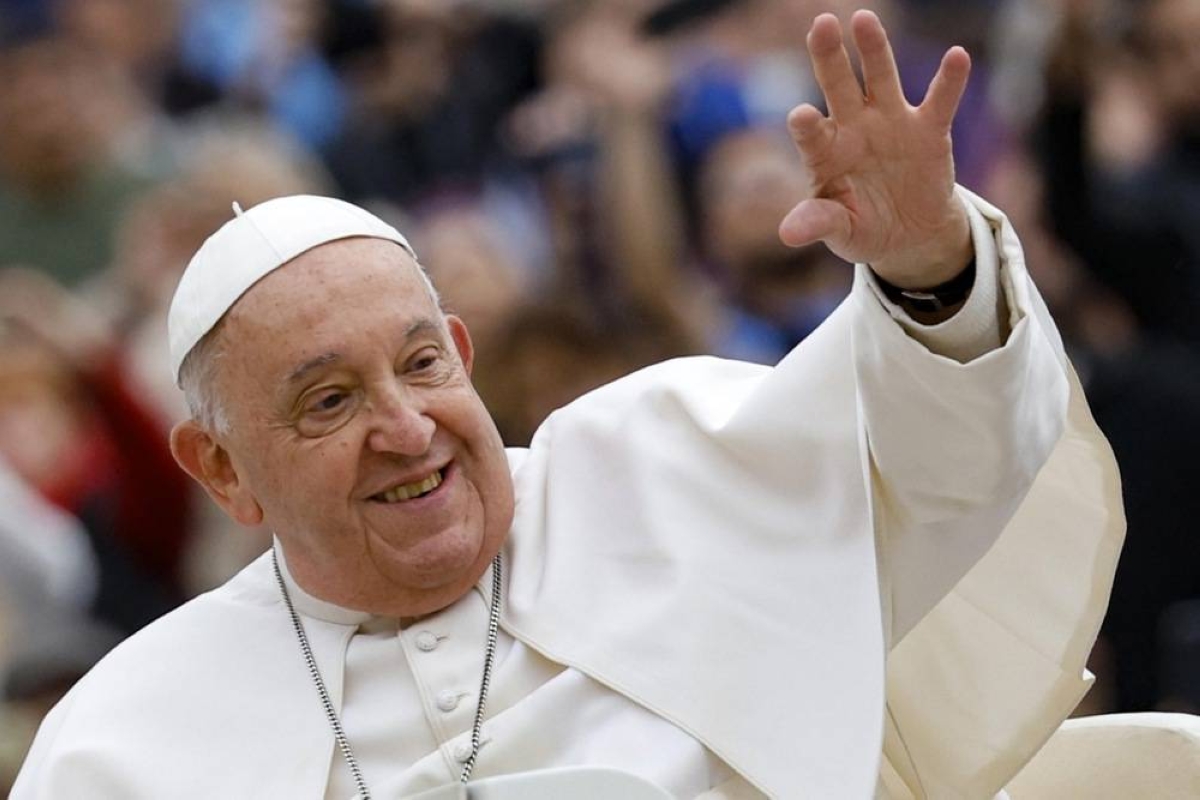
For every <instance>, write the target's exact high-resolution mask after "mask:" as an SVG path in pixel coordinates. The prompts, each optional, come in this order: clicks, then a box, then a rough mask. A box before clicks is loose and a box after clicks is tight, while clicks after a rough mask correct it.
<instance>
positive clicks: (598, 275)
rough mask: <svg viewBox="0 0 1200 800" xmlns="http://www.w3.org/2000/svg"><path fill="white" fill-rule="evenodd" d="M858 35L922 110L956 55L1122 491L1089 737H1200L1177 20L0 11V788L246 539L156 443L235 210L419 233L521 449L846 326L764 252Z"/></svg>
mask: <svg viewBox="0 0 1200 800" xmlns="http://www.w3.org/2000/svg"><path fill="white" fill-rule="evenodd" d="M863 6H865V7H870V8H874V9H875V10H877V11H878V12H879V14H880V15H881V16H882V17H883V19H884V22H885V24H886V25H887V26H888V29H889V31H890V32H891V34H892V37H893V40H894V41H893V43H894V46H895V50H896V53H897V57H898V60H899V61H900V65H901V70H902V73H903V76H904V78H905V81H906V84H907V86H908V87H909V88H908V91H909V94H910V101H912V102H914V103H915V102H919V100H920V97H921V92H922V91H923V87H924V85H925V84H926V82H927V81H928V79H929V78H930V77H931V76H932V74H933V72H934V70H935V69H936V66H937V63H938V60H939V58H940V55H941V53H942V52H943V51H944V50H945V48H946V47H948V46H949V45H951V44H962V45H965V46H966V47H967V48H968V49H969V50H970V51H971V53H972V56H973V58H974V72H973V76H972V80H971V84H970V86H969V88H968V90H967V94H966V97H965V98H964V100H963V104H962V108H961V110H960V112H959V115H958V120H957V122H956V127H955V130H954V139H955V152H956V155H957V163H958V169H959V181H960V182H961V183H963V184H964V185H966V186H967V187H969V188H971V189H974V190H976V191H978V192H980V193H982V194H984V195H985V196H987V197H988V198H989V199H991V200H992V201H993V202H995V203H997V204H998V205H1000V206H1001V207H1002V208H1004V209H1005V210H1006V211H1007V212H1008V214H1009V215H1010V216H1011V217H1012V219H1013V220H1014V222H1015V224H1016V226H1017V229H1018V231H1019V232H1020V234H1021V236H1022V239H1023V242H1024V245H1025V249H1026V254H1027V257H1028V261H1029V265H1030V269H1031V271H1032V272H1033V273H1034V276H1035V279H1036V280H1037V282H1038V284H1039V285H1040V287H1041V290H1042V293H1043V295H1044V296H1045V299H1046V301H1047V303H1048V304H1049V305H1050V307H1051V310H1052V311H1053V313H1054V315H1055V317H1056V318H1057V320H1058V323H1059V325H1060V327H1061V330H1062V333H1063V335H1064V337H1065V339H1066V344H1067V348H1068V350H1069V351H1070V353H1071V355H1072V357H1073V359H1074V362H1075V364H1076V366H1077V368H1078V369H1079V371H1080V372H1081V376H1082V378H1083V380H1084V383H1085V385H1086V386H1087V389H1088V392H1089V396H1090V398H1091V402H1092V406H1093V410H1094V412H1095V414H1096V417H1097V419H1098V421H1099V423H1100V425H1101V427H1102V428H1103V429H1104V430H1105V432H1106V433H1107V434H1108V436H1109V438H1110V441H1111V442H1112V445H1113V448H1114V449H1115V451H1116V453H1117V457H1118V460H1119V461H1120V464H1121V467H1122V471H1123V476H1124V491H1125V499H1126V503H1127V511H1128V516H1129V534H1128V540H1127V544H1126V549H1125V553H1124V557H1123V559H1122V562H1121V568H1120V571H1119V573H1118V576H1117V582H1116V587H1115V590H1114V593H1113V599H1112V605H1111V608H1110V611H1109V614H1108V618H1107V620H1106V623H1105V626H1104V632H1103V635H1102V638H1101V642H1100V644H1099V645H1098V646H1097V649H1096V652H1095V654H1094V657H1093V669H1094V670H1095V671H1096V672H1097V673H1098V675H1099V680H1098V684H1097V688H1096V689H1095V691H1094V692H1093V693H1092V695H1091V696H1090V697H1089V698H1088V699H1087V700H1086V701H1085V703H1086V704H1087V709H1088V710H1089V711H1093V712H1095V711H1111V710H1120V711H1132V710H1144V709H1155V708H1157V709H1174V710H1190V711H1198V710H1200V466H1198V459H1200V0H1001V1H996V2H992V1H988V0H973V1H966V0H888V1H886V2H870V1H869V0H857V2H851V1H850V0H845V1H843V0H672V1H671V2H663V0H325V2H319V1H318V0H0V681H2V683H0V686H2V689H3V695H2V696H3V701H2V704H0V789H5V790H7V787H8V785H9V782H10V781H11V779H12V776H13V775H14V774H15V771H16V769H17V767H18V766H19V764H20V762H21V759H22V757H23V755H24V752H25V748H26V747H27V745H28V742H29V740H30V738H31V737H32V734H33V731H34V730H35V728H36V726H37V724H38V722H39V720H40V719H41V716H42V715H43V714H44V713H45V711H46V710H47V709H48V708H49V707H50V705H52V704H53V702H54V701H55V700H56V699H57V698H58V697H60V696H61V694H62V692H63V691H65V690H66V689H67V688H68V687H69V686H70V685H71V684H72V682H73V681H74V680H75V679H76V678H77V677H78V676H79V675H80V674H82V673H83V672H84V671H86V670H87V668H88V667H89V666H90V665H91V664H93V663H94V662H95V661H96V660H97V659H98V658H100V657H101V656H102V655H103V654H104V653H105V652H106V651H107V650H108V649H109V648H111V647H112V646H113V645H114V644H115V643H117V642H118V641H119V640H120V639H121V638H122V637H124V636H127V635H128V634H130V633H131V632H133V631H135V630H137V629H138V628H139V627H141V626H143V625H145V624H146V623H148V622H150V621H151V620H153V619H154V618H155V617H157V616H159V615H161V614H162V613H164V612H166V611H168V610H169V609H171V608H172V607H174V606H176V605H177V604H179V603H180V602H182V601H184V600H185V599H186V598H188V597H190V596H193V595H195V594H197V593H199V592H202V591H205V590H207V589H209V588H211V587H213V586H215V585H216V584H218V583H219V582H221V581H222V580H224V579H225V578H227V577H228V576H230V575H231V574H232V573H233V572H235V571H236V570H237V569H239V568H240V567H241V566H242V565H244V564H245V563H247V562H248V561H249V560H250V559H252V558H253V557H254V556H255V555H256V554H258V553H260V552H261V551H262V550H263V549H264V547H265V546H266V545H267V542H268V539H269V537H268V535H267V534H266V532H264V531H261V530H245V529H234V526H232V524H231V523H228V522H227V521H225V520H224V519H222V518H221V517H220V515H219V514H218V512H216V510H215V508H214V507H212V506H211V504H209V503H208V502H207V500H206V499H205V498H203V496H202V495H201V494H200V493H199V492H198V490H197V489H196V488H195V487H194V486H192V485H190V484H189V481H188V479H187V478H186V477H185V476H184V475H183V473H182V472H181V471H180V470H179V469H178V468H177V467H176V466H175V465H174V462H173V460H172V458H171V456H170V453H169V451H168V449H167V443H166V442H167V438H166V436H167V431H168V430H169V428H170V425H171V424H172V423H174V422H175V421H177V420H179V419H181V418H182V417H183V416H184V413H185V412H184V407H183V404H182V400H181V396H180V395H179V393H178V392H177V391H176V389H175V387H174V386H173V384H172V382H171V379H170V376H169V370H168V367H167V358H166V336H165V317H166V307H167V304H168V302H169V300H170V296H171V292H172V291H173V289H174V286H175V283H176V281H177V280H178V277H179V275H180V273H181V272H182V270H183V268H184V266H185V265H186V263H187V261H188V258H189V257H190V255H191V254H192V252H194V251H195V249H196V248H197V247H198V246H199V245H200V243H201V242H202V241H203V240H204V238H205V237H206V236H207V235H208V234H210V233H211V232H212V231H214V230H215V229H216V228H217V227H218V226H219V225H220V224H221V223H222V222H224V221H225V220H227V219H229V218H230V216H231V210H230V204H231V203H232V202H233V201H237V202H239V203H240V204H241V205H242V206H243V207H249V206H251V205H253V204H255V203H258V202H260V201H262V200H265V199H267V198H269V197H273V196H277V195H281V194H291V193H298V192H308V193H319V194H332V195H337V196H340V197H343V198H346V199H349V200H352V201H354V202H357V203H360V204H362V205H365V206H366V207H368V208H371V209H372V210H374V211H375V212H377V213H378V214H379V215H381V216H382V217H384V218H385V219H388V220H390V221H392V222H394V223H395V224H396V225H397V226H398V227H400V228H401V229H402V230H404V231H405V232H407V233H408V234H409V235H410V238H411V239H412V241H413V243H414V245H415V246H416V248H417V251H418V252H419V253H420V255H421V259H422V261H423V262H424V263H425V264H426V266H427V267H428V269H429V271H430V273H431V275H432V276H433V278H434V280H435V281H436V282H437V284H438V285H439V287H440V289H441V291H442V293H443V295H444V298H445V303H446V306H447V307H448V308H449V310H452V311H454V312H456V313H458V314H460V315H461V316H462V317H463V318H464V319H465V320H466V321H467V323H468V325H469V326H470V327H471V329H472V331H473V333H474V337H475V340H476V343H477V347H478V359H477V361H478V370H477V375H476V378H477V384H478V388H479V391H480V393H481V394H482V395H483V397H484V399H485V400H486V402H487V403H488V405H489V407H490V409H491V410H492V412H493V414H494V416H495V418H496V420H497V423H498V424H499V426H500V430H501V432H502V433H503V435H504V437H505V439H506V441H507V443H508V444H511V445H523V444H526V443H527V442H528V440H529V437H530V435H531V433H532V431H533V430H534V428H535V427H536V426H537V425H538V423H539V422H540V421H541V420H542V419H543V418H544V417H545V416H546V415H547V414H548V413H549V412H550V411H551V410H553V409H554V408H556V407H558V406H560V405H562V404H564V403H566V402H568V401H569V400H571V399H572V398H573V397H575V396H577V395H578V394H580V393H582V392H584V391H586V390H587V389H589V388H591V387H594V386H597V385H599V384H601V383H603V382H606V381H608V380H610V379H612V378H615V377H617V376H619V375H622V374H624V373H626V372H628V371H631V370H633V369H635V368H637V367H640V366H643V365H645V364H648V363H651V362H653V361H658V360H661V359H664V358H668V357H672V356H676V355H681V354H691V353H714V354H718V355H722V356H729V357H736V358H742V359H749V360H754V361H759V362H763V363H771V362H773V361H775V360H777V359H778V358H779V357H780V356H781V355H782V354H783V353H785V352H786V351H787V350H788V349H789V348H790V347H791V346H792V345H794V344H795V343H797V342H798V341H800V340H801V339H803V338H804V337H805V335H807V334H808V333H809V332H810V331H812V329H813V328H814V327H815V326H816V325H817V324H818V323H820V321H821V320H822V319H823V318H824V317H825V315H827V314H828V313H829V312H830V311H831V310H832V309H833V308H834V307H835V306H836V305H837V303H838V302H840V300H841V299H842V298H843V297H844V296H845V294H846V292H847V290H848V288H849V281H850V270H849V268H848V266H847V265H846V264H844V263H840V262H839V261H838V260H837V259H836V258H834V257H832V256H831V255H829V254H828V253H827V252H826V251H825V250H824V249H823V248H822V247H812V248H805V249H801V250H789V249H787V248H785V247H783V246H782V245H781V244H780V243H779V241H778V239H777V236H776V228H777V225H778V223H779V221H780V219H781V218H782V216H783V214H784V213H785V212H786V211H787V210H788V209H789V208H790V207H791V205H792V204H793V203H794V202H795V201H796V199H797V197H798V196H799V194H800V192H801V190H802V187H803V186H804V183H805V176H804V174H803V171H802V169H801V167H800V164H799V161H798V158H797V156H796V154H795V152H794V149H793V147H792V144H791V142H790V141H789V140H788V139H787V137H786V133H785V128H784V117H785V115H786V113H787V110H788V109H789V108H791V107H792V106H794V105H796V104H798V103H800V102H805V101H810V102H814V103H817V104H818V105H820V103H821V100H820V97H819V95H818V94H817V92H816V90H815V84H814V81H813V77H812V75H811V73H810V70H809V66H808V62H807V58H806V55H805V52H804V44H803V42H804V34H805V32H806V30H807V27H808V24H809V23H810V21H811V20H812V18H813V17H814V16H815V15H816V14H817V13H819V12H821V11H834V12H837V13H838V14H839V15H841V16H842V18H843V19H844V20H845V19H847V18H848V15H849V12H850V11H851V10H852V9H853V8H855V7H863ZM1046 535H1047V536H1053V535H1054V531H1046ZM1011 590H1012V591H1013V592H1020V591H1021V590H1022V589H1021V587H1020V586H1019V585H1014V586H1013V587H1011Z"/></svg>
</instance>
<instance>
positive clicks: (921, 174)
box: [779, 11, 972, 288]
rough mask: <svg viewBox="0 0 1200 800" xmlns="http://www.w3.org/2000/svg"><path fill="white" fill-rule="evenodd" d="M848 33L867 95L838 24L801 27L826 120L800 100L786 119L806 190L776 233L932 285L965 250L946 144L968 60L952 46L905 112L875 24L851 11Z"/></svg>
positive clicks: (887, 47)
mask: <svg viewBox="0 0 1200 800" xmlns="http://www.w3.org/2000/svg"><path fill="white" fill-rule="evenodd" d="M851 31H852V33H853V36H854V43H855V46H856V47H857V48H858V52H859V54H860V56H861V61H862V71H863V77H864V81H865V84H866V88H865V91H864V88H863V87H862V86H861V85H860V84H859V82H858V78H857V76H855V74H854V70H853V68H852V67H851V65H850V58H849V55H848V54H847V52H846V48H845V46H844V45H843V43H842V29H841V25H840V24H839V22H838V19H837V17H835V16H834V15H832V14H822V15H820V16H818V17H817V18H816V20H814V21H813V26H812V30H810V31H809V34H808V51H809V55H810V57H811V59H812V64H813V70H814V72H815V74H816V78H817V81H818V83H819V84H820V86H821V90H822V91H823V92H824V94H825V100H826V104H827V107H828V109H829V115H828V116H825V115H824V114H822V113H821V112H820V111H819V110H818V109H817V108H815V107H814V106H811V105H808V104H805V105H801V106H797V107H796V108H794V109H793V110H792V112H791V113H790V114H789V115H788V128H789V130H790V132H791V134H792V138H793V139H795V141H796V145H797V146H798V147H799V148H800V153H801V155H802V156H803V158H804V163H805V165H806V167H807V169H808V172H809V177H810V186H811V193H810V195H809V197H808V198H807V199H804V200H802V201H801V202H800V203H799V204H798V205H797V206H796V207H795V208H794V209H792V211H791V212H789V213H788V215H787V216H786V217H785V218H784V220H783V222H782V224H781V225H780V228H779V233H780V237H781V238H782V239H783V241H784V242H785V243H786V244H789V245H793V246H799V245H803V244H809V243H811V242H816V241H823V242H825V244H826V245H827V246H828V247H829V249H830V250H832V251H833V252H834V253H835V254H836V255H838V256H839V257H841V258H843V259H845V260H847V261H852V262H859V263H867V264H870V265H871V268H872V269H873V270H874V271H875V272H876V273H877V274H878V275H879V276H880V277H882V278H884V279H885V280H887V281H888V282H890V283H893V284H895V285H897V286H901V287H905V288H925V287H930V286H935V285H937V284H940V283H943V282H945V281H947V280H949V279H951V278H953V277H954V276H955V275H956V274H958V272H960V271H961V270H962V268H963V267H965V266H966V264H967V262H968V261H969V260H970V258H971V253H972V247H971V237H970V226H969V223H968V221H967V216H966V212H965V211H964V210H963V208H962V206H961V204H960V203H959V202H958V201H957V200H956V199H955V197H954V159H953V156H952V154H951V148H950V124H951V122H952V121H953V120H954V114H955V111H956V110H957V109H958V103H959V100H960V99H961V98H962V93H963V89H964V88H965V87H966V84H967V75H968V73H969V72H970V66H971V61H970V57H969V56H968V55H967V52H966V51H965V50H963V49H962V48H961V47H952V48H950V50H948V51H947V52H946V54H945V56H943V58H942V63H941V66H940V67H939V69H938V72H937V74H936V75H935V76H934V78H933V80H932V81H931V82H930V84H929V89H928V90H927V92H926V94H925V99H924V100H923V101H922V103H921V104H920V105H919V106H916V107H915V108H914V107H913V106H911V105H909V104H908V102H907V101H906V100H905V99H904V94H903V92H902V90H901V88H900V78H899V75H898V73H897V69H896V60H895V57H894V56H893V55H892V48H891V44H890V43H889V42H888V38H887V33H886V32H885V31H884V29H883V25H882V24H881V23H880V21H879V18H878V17H876V16H875V14H873V13H871V12H869V11H857V12H855V14H854V16H853V17H852V18H851Z"/></svg>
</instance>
